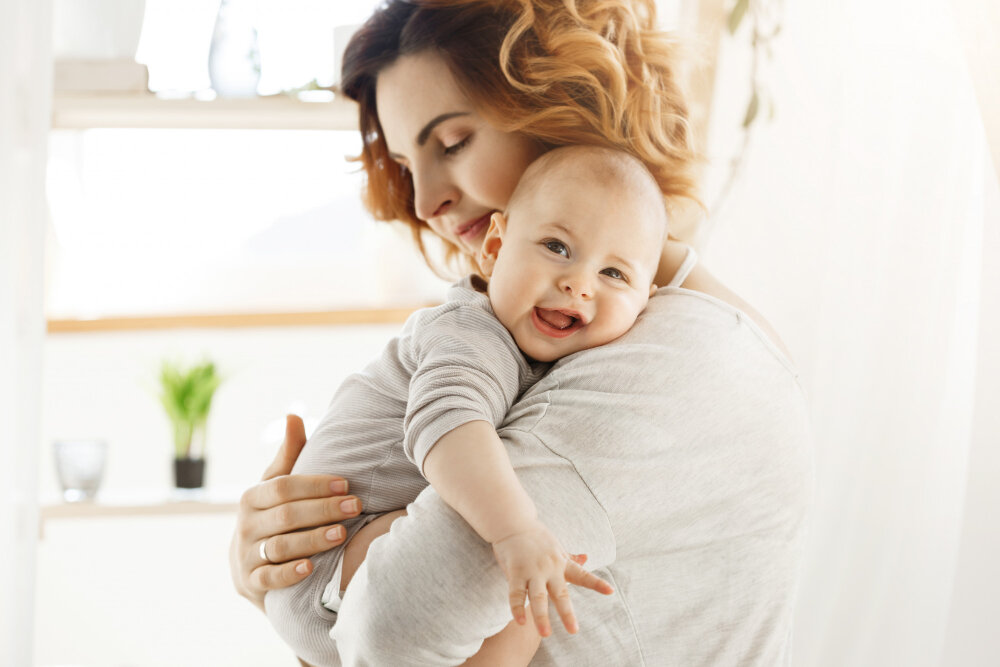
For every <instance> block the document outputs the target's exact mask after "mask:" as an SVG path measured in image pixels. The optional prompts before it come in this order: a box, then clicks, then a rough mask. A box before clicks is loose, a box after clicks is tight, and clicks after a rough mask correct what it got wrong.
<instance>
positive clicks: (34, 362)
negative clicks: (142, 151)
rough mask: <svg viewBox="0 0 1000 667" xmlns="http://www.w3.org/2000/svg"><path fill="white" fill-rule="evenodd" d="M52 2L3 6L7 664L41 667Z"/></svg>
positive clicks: (2, 627) (0, 453) (1, 386)
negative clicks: (36, 633)
mask: <svg viewBox="0 0 1000 667" xmlns="http://www.w3.org/2000/svg"><path fill="white" fill-rule="evenodd" d="M50 16H51V2H49V1H46V0H5V1H4V2H2V3H0V498H2V500H0V591H2V596H0V597H2V600H3V601H2V603H0V664H3V665H25V666H27V665H31V664H32V660H31V647H32V641H33V639H34V637H33V632H32V627H33V618H34V575H35V543H36V540H37V537H38V502H37V498H36V495H37V494H36V486H37V480H36V477H35V471H36V470H38V464H37V457H38V449H39V447H38V440H39V437H40V413H41V387H40V379H41V365H42V336H43V333H44V324H45V323H44V318H43V314H42V281H43V277H42V276H43V274H42V254H43V252H42V251H43V246H44V230H45V224H44V220H45V199H44V182H45V146H46V138H47V135H48V129H49V117H50V104H51V92H50V90H51V88H52V74H51V70H52V67H51V55H50V42H51V32H52V28H51V23H50V21H51V18H50Z"/></svg>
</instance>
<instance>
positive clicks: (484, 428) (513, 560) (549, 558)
mask: <svg viewBox="0 0 1000 667" xmlns="http://www.w3.org/2000/svg"><path fill="white" fill-rule="evenodd" d="M424 475H425V477H426V478H427V480H428V481H429V482H430V483H431V485H432V486H433V487H434V489H435V490H436V491H437V492H438V494H440V496H441V498H442V499H443V500H444V501H445V502H446V503H448V504H449V505H450V506H451V507H452V508H453V509H454V510H455V511H456V512H458V513H459V514H460V515H462V518H464V519H465V520H466V521H467V522H468V523H469V525H470V526H472V528H473V530H475V531H476V532H477V533H478V534H479V536H480V537H482V538H483V539H484V540H486V541H487V542H489V543H490V544H491V545H492V546H493V553H494V555H495V556H496V559H497V562H498V563H499V564H500V568H501V569H502V570H503V572H504V575H505V576H506V577H507V581H508V584H509V592H510V606H511V612H512V613H513V616H514V619H515V620H516V621H517V622H518V623H520V624H524V623H525V622H526V618H525V612H524V601H525V591H527V592H528V594H529V595H530V600H531V608H532V614H533V616H534V618H535V624H536V626H537V627H538V632H539V634H541V635H542V636H543V637H547V636H548V635H549V634H551V629H550V627H549V618H548V598H549V597H550V596H551V597H552V598H553V599H554V603H555V606H556V610H557V611H558V612H559V616H560V617H561V618H562V622H563V625H565V626H566V630H567V631H568V632H570V633H575V632H576V631H577V624H576V618H575V616H574V614H573V606H572V604H571V603H570V600H569V590H568V588H567V586H566V583H567V582H569V583H572V584H576V585H578V586H584V587H586V588H590V589H592V590H595V591H598V592H600V593H604V594H606V595H607V594H610V593H611V592H612V589H611V586H610V585H609V584H608V583H607V582H606V581H604V580H602V579H599V578H598V577H596V576H595V575H593V574H591V573H589V572H587V571H586V570H584V569H583V568H582V567H580V566H579V565H578V564H577V563H576V562H574V561H573V560H571V559H570V557H569V555H568V554H567V553H566V552H565V550H564V549H563V548H562V546H561V545H560V544H559V541H558V540H557V539H556V538H555V536H553V535H552V533H550V532H549V530H548V529H547V528H546V527H545V526H544V525H543V524H542V523H541V522H540V521H539V520H538V512H537V510H536V508H535V504H534V503H533V502H532V501H531V498H530V497H529V496H528V494H527V493H526V492H525V491H524V488H523V487H522V486H521V484H520V482H519V481H518V479H517V475H516V474H515V473H514V469H513V467H512V466H511V464H510V459H509V458H508V457H507V450H506V449H504V446H503V443H502V442H501V441H500V438H499V436H497V433H496V430H494V428H493V426H492V424H490V423H489V422H485V421H472V422H468V423H466V424H463V425H462V426H459V427H457V428H455V429H452V430H451V431H449V432H448V433H446V434H445V435H444V436H442V437H441V438H440V439H439V440H438V441H437V443H436V444H435V445H434V447H432V448H431V450H430V451H429V452H428V454H427V456H426V458H425V459H424Z"/></svg>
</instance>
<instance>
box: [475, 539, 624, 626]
mask: <svg viewBox="0 0 1000 667" xmlns="http://www.w3.org/2000/svg"><path fill="white" fill-rule="evenodd" d="M493 555H494V556H496V559H497V562H498V563H499V564H500V569H501V570H503V573H504V576H506V577H507V582H508V584H509V591H510V596H509V599H510V610H511V612H512V613H513V615H514V620H515V621H517V622H518V624H519V625H524V624H525V622H526V621H527V619H526V617H525V613H524V599H525V593H527V594H528V596H529V599H530V600H531V613H532V615H533V616H534V617H535V625H536V626H537V627H538V634H540V635H541V636H542V637H548V636H549V635H550V634H552V629H551V628H550V627H549V602H548V599H549V597H550V596H551V597H552V599H553V601H554V602H555V605H556V611H558V612H559V616H560V618H562V622H563V625H564V626H566V631H567V632H569V633H570V634H575V633H576V631H577V630H578V626H577V623H576V616H575V615H574V614H573V605H572V604H571V603H570V600H569V588H568V587H567V585H566V584H567V582H568V583H571V584H575V585H577V586H583V587H585V588H589V589H591V590H595V591H597V592H598V593H604V594H605V595H610V594H611V593H613V592H614V590H613V589H612V588H611V586H610V585H609V584H608V582H606V581H604V580H603V579H601V578H599V577H597V576H595V575H593V574H591V573H590V572H587V571H586V570H584V569H583V568H582V567H580V565H579V564H578V563H582V562H583V561H584V560H586V556H570V555H569V554H567V553H566V551H565V549H563V548H562V546H561V545H560V544H559V540H557V539H556V538H555V536H554V535H553V534H552V533H550V532H549V530H548V529H547V528H546V527H545V526H543V525H542V524H540V523H539V524H537V527H536V528H534V529H531V530H526V531H524V532H520V533H515V534H513V535H510V536H508V537H505V538H504V539H502V540H499V541H498V542H495V543H494V544H493Z"/></svg>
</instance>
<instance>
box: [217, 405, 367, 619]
mask: <svg viewBox="0 0 1000 667" xmlns="http://www.w3.org/2000/svg"><path fill="white" fill-rule="evenodd" d="M305 443H306V434H305V428H304V427H303V425H302V420H301V419H300V418H299V417H297V416H295V415H288V418H287V421H286V425H285V440H284V442H283V443H282V445H281V449H279V450H278V454H277V455H276V456H275V458H274V461H272V462H271V465H269V466H268V468H267V470H265V471H264V475H263V478H262V480H263V481H261V482H260V483H259V484H256V485H255V486H252V487H250V488H249V489H247V490H246V491H245V492H244V493H243V496H242V498H240V508H239V512H238V514H237V517H236V529H235V531H234V532H233V538H232V541H231V542H230V546H229V570H230V574H231V575H232V578H233V585H234V586H235V588H236V591H237V592H238V593H239V594H240V595H242V596H243V597H245V598H246V599H248V600H250V601H251V602H252V603H253V604H254V605H256V606H257V608H259V609H260V610H261V611H264V595H265V594H266V593H267V591H269V590H274V589H278V588H285V587H287V586H291V585H292V584H295V583H297V582H299V581H301V580H303V579H305V578H306V577H307V576H309V574H310V573H311V572H312V562H311V561H309V560H308V559H309V557H311V556H314V555H315V554H317V553H319V552H321V551H325V550H327V549H329V548H331V547H333V546H335V545H337V544H340V543H341V542H343V540H344V531H343V529H342V528H341V527H339V526H336V525H335V524H336V523H337V522H339V521H343V520H344V519H345V518H347V517H349V516H356V515H357V512H350V513H348V512H344V511H343V510H342V509H341V508H340V502H341V501H343V500H345V498H344V494H345V493H347V482H346V481H345V480H344V479H343V478H341V477H337V476H336V475H290V474H289V473H291V471H292V466H294V465H295V461H296V459H298V457H299V453H300V452H301V451H302V447H303V446H304V445H305ZM358 503H359V505H360V500H359V501H358ZM302 528H310V530H302V531H301V532H299V529H302ZM263 540H267V546H266V549H267V556H268V559H269V560H270V561H271V562H270V563H267V562H265V561H264V560H262V559H261V557H260V544H261V542H262V541H263Z"/></svg>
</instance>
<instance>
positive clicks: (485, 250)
mask: <svg viewBox="0 0 1000 667" xmlns="http://www.w3.org/2000/svg"><path fill="white" fill-rule="evenodd" d="M506 229H507V219H506V218H504V217H503V213H494V214H493V215H492V216H490V227H489V229H487V230H486V238H484V239H483V245H482V246H480V248H479V256H478V257H477V258H476V259H478V260H479V270H480V271H482V272H483V275H484V276H486V277H487V278H489V277H490V276H492V275H493V268H494V267H495V266H496V263H497V257H498V256H499V254H500V247H501V246H502V245H503V233H504V231H505V230H506Z"/></svg>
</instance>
